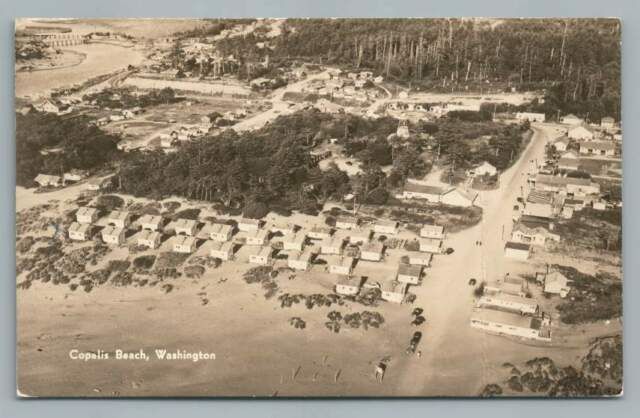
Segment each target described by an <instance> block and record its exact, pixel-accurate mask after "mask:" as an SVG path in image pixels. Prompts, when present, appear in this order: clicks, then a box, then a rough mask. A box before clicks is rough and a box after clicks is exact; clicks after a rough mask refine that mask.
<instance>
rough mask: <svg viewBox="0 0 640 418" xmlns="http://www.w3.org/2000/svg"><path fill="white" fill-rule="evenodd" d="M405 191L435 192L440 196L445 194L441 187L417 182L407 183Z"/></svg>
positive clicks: (434, 193)
mask: <svg viewBox="0 0 640 418" xmlns="http://www.w3.org/2000/svg"><path fill="white" fill-rule="evenodd" d="M404 191H405V192H413V193H423V194H433V195H438V196H439V195H441V194H443V189H442V188H441V187H437V186H427V185H426V184H416V183H407V184H405V185H404Z"/></svg>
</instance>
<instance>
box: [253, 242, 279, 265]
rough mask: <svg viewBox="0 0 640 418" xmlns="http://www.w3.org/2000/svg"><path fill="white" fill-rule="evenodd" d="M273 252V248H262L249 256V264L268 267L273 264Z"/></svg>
mask: <svg viewBox="0 0 640 418" xmlns="http://www.w3.org/2000/svg"><path fill="white" fill-rule="evenodd" d="M272 255H273V250H272V249H271V247H268V246H267V247H260V248H258V249H257V250H256V251H255V252H254V253H253V254H251V255H250V256H249V263H251V264H258V265H260V266H266V265H268V264H271V260H272Z"/></svg>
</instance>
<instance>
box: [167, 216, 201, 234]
mask: <svg viewBox="0 0 640 418" xmlns="http://www.w3.org/2000/svg"><path fill="white" fill-rule="evenodd" d="M172 227H173V230H174V231H175V232H176V235H188V236H190V237H193V236H195V235H196V231H197V229H198V221H196V220H194V219H182V218H181V219H176V220H175V221H174V222H173V224H172Z"/></svg>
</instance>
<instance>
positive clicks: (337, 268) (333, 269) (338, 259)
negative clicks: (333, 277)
mask: <svg viewBox="0 0 640 418" xmlns="http://www.w3.org/2000/svg"><path fill="white" fill-rule="evenodd" d="M326 261H327V264H328V265H329V273H332V274H346V275H349V274H351V272H352V271H353V267H354V265H355V258H353V257H343V256H339V255H335V256H330V257H327V260H326Z"/></svg>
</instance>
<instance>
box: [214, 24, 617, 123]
mask: <svg viewBox="0 0 640 418" xmlns="http://www.w3.org/2000/svg"><path fill="white" fill-rule="evenodd" d="M260 40H261V39H260V37H259V35H258V34H250V35H247V36H246V37H236V38H232V39H227V40H224V41H222V42H220V43H219V44H218V46H219V47H220V48H221V50H222V51H223V52H224V53H229V54H235V56H237V57H240V58H241V59H242V60H245V61H247V62H249V61H252V62H253V61H259V60H260V59H262V58H263V57H264V55H265V54H269V55H270V58H271V61H272V62H274V63H275V62H278V63H282V62H286V61H291V60H299V61H305V62H318V63H323V64H334V65H339V66H346V67H351V68H359V69H372V70H374V71H375V72H376V73H378V74H382V75H385V76H386V77H387V78H388V79H392V80H395V81H398V82H402V83H410V84H411V85H412V86H414V87H415V86H420V85H423V86H424V87H429V88H439V89H445V90H446V91H451V90H465V89H466V88H470V89H480V88H484V89H486V88H503V89H504V88H505V87H517V88H518V89H519V90H536V89H540V88H545V89H547V100H546V102H547V107H548V108H552V107H554V106H555V108H554V110H553V112H555V109H560V110H561V112H562V113H563V114H566V113H576V114H578V115H579V116H581V117H586V116H587V113H590V115H589V117H590V118H591V117H593V118H594V119H595V116H594V113H598V115H600V114H607V115H611V116H613V117H614V118H616V120H619V118H620V24H619V21H618V20H615V19H506V20H498V21H489V20H478V19H476V20H470V19H409V20H407V19H334V20H330V19H288V20H287V22H286V24H285V25H284V31H283V35H282V36H280V37H278V38H275V39H273V40H270V43H271V44H273V46H274V49H273V50H265V49H259V48H257V46H256V44H257V43H258V42H259V41H260ZM241 68H242V67H241ZM550 113H551V112H550Z"/></svg>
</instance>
